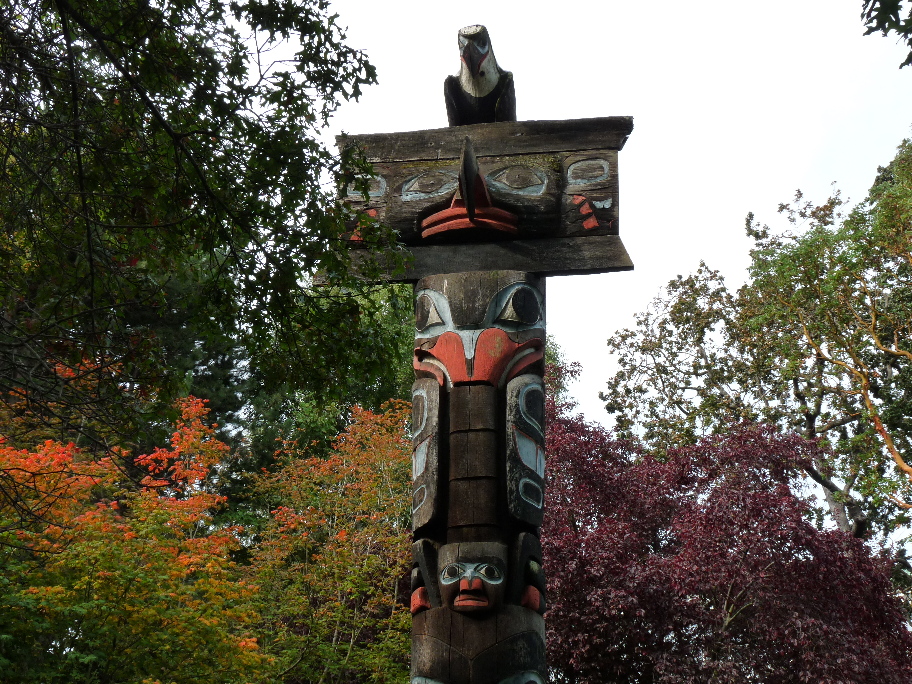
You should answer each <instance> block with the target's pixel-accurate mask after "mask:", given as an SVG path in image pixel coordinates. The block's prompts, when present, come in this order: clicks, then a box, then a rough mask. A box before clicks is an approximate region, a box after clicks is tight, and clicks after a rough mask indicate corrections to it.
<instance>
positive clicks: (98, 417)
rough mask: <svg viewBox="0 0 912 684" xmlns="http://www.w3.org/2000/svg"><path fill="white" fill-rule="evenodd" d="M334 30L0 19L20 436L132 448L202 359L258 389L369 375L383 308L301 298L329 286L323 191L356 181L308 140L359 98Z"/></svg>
mask: <svg viewBox="0 0 912 684" xmlns="http://www.w3.org/2000/svg"><path fill="white" fill-rule="evenodd" d="M336 19H337V17H336V16H335V15H331V14H330V13H329V11H328V5H327V3H326V2H325V0H307V1H304V2H295V3H284V4H276V3H273V2H267V1H266V0H245V1H242V2H227V1H221V0H213V1H211V2H205V3H200V2H195V1H191V0H153V1H152V2H148V1H140V0H129V1H128V2H120V1H118V2H113V1H111V0H101V1H99V2H93V3H81V4H77V3H72V2H70V1H69V0H46V1H43V2H31V1H28V2H26V1H25V0H13V1H12V2H7V3H4V5H3V7H2V8H0V56H2V58H0V187H2V192H0V219H2V222H3V231H2V233H0V306H2V312H3V314H2V317H0V398H2V399H3V401H4V402H5V404H6V406H7V408H8V410H10V411H12V412H14V413H18V414H21V415H28V416H29V417H30V420H31V422H30V423H29V425H28V427H34V425H35V424H39V423H44V424H46V425H50V426H51V427H52V428H53V429H55V430H57V432H58V433H59V434H62V435H67V436H68V438H73V439H76V440H77V442H78V444H79V445H80V446H82V447H83V448H88V447H92V448H95V449H97V450H99V451H101V452H105V451H108V450H109V449H110V447H111V446H112V445H114V444H118V443H123V442H124V441H125V440H126V441H130V440H133V441H134V442H135V441H137V440H139V439H141V438H142V434H143V432H144V431H146V432H147V431H148V428H149V427H152V428H159V427H161V426H163V425H165V424H166V422H167V421H162V420H160V416H161V415H162V413H163V411H166V410H167V408H168V407H169V406H170V404H171V402H172V401H173V400H174V398H175V397H177V396H181V395H182V392H183V391H185V390H187V389H188V387H187V386H186V385H187V381H188V380H187V378H188V376H190V377H194V376H195V377H199V376H201V375H205V374H206V369H207V368H208V369H209V370H210V371H211V370H213V369H214V368H215V367H216V366H218V363H216V364H214V365H213V364H212V363H209V360H217V361H218V360H219V359H221V363H222V365H221V368H222V372H223V374H224V372H225V371H226V370H227V369H230V367H231V366H232V365H233V366H235V372H236V373H239V374H240V375H241V376H248V377H250V376H252V377H255V378H256V381H257V383H259V384H260V385H262V384H264V383H265V384H266V385H267V386H273V387H274V386H277V385H280V384H281V382H283V381H290V382H292V383H293V385H294V386H295V387H310V388H313V389H319V388H321V387H334V386H335V385H334V383H333V382H331V381H330V379H331V378H332V377H334V371H335V370H336V369H337V368H340V367H345V368H350V369H355V370H356V371H358V372H359V373H360V374H361V375H362V376H365V375H366V376H376V375H377V374H378V373H380V374H382V367H381V364H380V361H379V359H381V358H383V355H382V354H381V353H376V351H375V353H371V352H370V351H367V350H370V349H374V350H376V349H377V348H378V347H379V348H384V347H385V346H386V345H388V344H389V342H388V340H387V339H386V338H384V337H383V335H382V333H383V331H384V326H377V325H375V323H376V316H377V312H378V310H380V309H382V308H383V307H385V306H387V302H386V301H385V300H383V298H379V299H378V298H376V297H373V298H371V297H362V298H357V297H353V296H352V295H353V294H354V292H355V290H354V289H353V288H356V286H355V285H354V284H351V283H349V284H348V285H347V286H346V287H339V286H329V287H324V288H316V287H313V286H312V274H313V273H314V271H315V269H318V268H319V269H322V270H323V272H324V273H326V274H327V275H328V276H329V277H330V279H331V280H333V279H337V278H342V277H343V275H344V274H345V272H346V265H347V254H346V249H345V247H344V241H342V240H341V239H340V237H341V234H342V233H343V231H344V230H345V228H344V223H345V221H346V220H348V219H349V218H350V216H349V214H350V211H349V209H348V208H347V206H346V204H345V202H343V201H341V200H339V199H337V196H338V195H337V188H338V187H339V186H340V185H342V184H344V183H346V182H349V181H352V179H353V178H354V177H355V175H356V174H358V173H361V172H363V171H364V170H365V167H364V165H363V164H361V163H359V162H358V160H355V159H353V158H349V157H348V156H346V157H344V158H336V157H334V156H333V155H332V154H331V153H330V151H329V150H327V149H326V148H325V147H324V146H323V145H322V144H321V143H320V142H319V141H318V138H317V133H318V130H319V128H320V127H321V126H323V125H324V124H325V123H326V121H327V119H328V117H329V116H330V114H331V113H332V112H333V110H334V109H335V107H336V105H337V102H338V101H339V100H340V99H348V98H357V97H358V95H359V94H360V92H361V88H362V87H363V86H365V85H367V84H370V83H373V82H374V81H375V72H374V69H373V67H372V66H371V65H370V64H369V63H368V62H367V61H366V59H365V58H364V56H363V55H362V54H361V53H359V52H358V51H355V50H352V49H351V48H349V47H348V46H346V45H345V43H344V39H345V36H344V33H343V32H342V31H341V30H340V28H339V26H338V24H337V23H336ZM361 234H362V237H364V238H365V240H366V243H367V244H376V243H377V241H378V240H380V239H381V238H382V237H383V235H382V234H381V231H380V230H379V229H378V228H376V227H374V225H373V224H369V223H367V224H365V225H364V226H363V227H362V230H361ZM188 352H192V354H191V353H188ZM194 355H195V356H196V357H197V360H198V363H197V364H194V366H193V367H190V368H188V367H186V365H185V364H182V362H181V359H187V358H191V357H192V356H194ZM226 355H227V356H226ZM232 358H233V360H232ZM226 359H228V360H227V361H226ZM226 363H227V367H226V366H225V364H226ZM242 379H243V378H242V377H241V378H235V381H238V380H242ZM191 384H192V383H191ZM225 400H226V408H225V411H226V415H230V413H231V412H232V411H236V410H237V408H238V407H237V401H234V402H233V404H232V401H231V400H230V398H229V397H225ZM24 425H25V424H23V426H24ZM11 437H12V435H11ZM16 438H17V439H21V442H22V444H23V445H25V444H27V443H28V442H29V438H30V433H28V432H27V431H26V432H24V433H23V434H22V435H16ZM148 441H149V442H150V443H155V442H156V438H155V437H152V438H150V439H149V440H148Z"/></svg>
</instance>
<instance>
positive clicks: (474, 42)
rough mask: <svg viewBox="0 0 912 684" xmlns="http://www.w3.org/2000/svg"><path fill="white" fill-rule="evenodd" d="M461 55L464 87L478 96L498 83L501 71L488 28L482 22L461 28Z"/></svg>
mask: <svg viewBox="0 0 912 684" xmlns="http://www.w3.org/2000/svg"><path fill="white" fill-rule="evenodd" d="M459 57H460V59H461V61H462V65H461V67H460V70H459V80H460V82H461V83H462V86H463V88H464V89H465V90H466V91H467V92H469V93H470V94H472V95H475V96H476V97H481V96H484V95H487V94H488V93H489V92H491V91H492V90H493V89H494V86H495V85H497V79H498V78H499V77H500V73H499V71H498V68H497V60H496V59H495V58H494V51H493V50H492V49H491V39H490V37H489V36H488V29H486V28H485V27H484V26H482V25H481V24H473V25H472V26H466V27H465V28H462V29H460V30H459Z"/></svg>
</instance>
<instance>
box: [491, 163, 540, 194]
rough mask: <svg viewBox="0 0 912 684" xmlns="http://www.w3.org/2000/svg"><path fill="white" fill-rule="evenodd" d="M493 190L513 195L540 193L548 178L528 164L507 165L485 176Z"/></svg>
mask: <svg viewBox="0 0 912 684" xmlns="http://www.w3.org/2000/svg"><path fill="white" fill-rule="evenodd" d="M487 181H488V184H489V185H490V186H491V187H493V189H494V190H499V191H501V192H509V193H512V194H514V195H541V194H542V193H544V191H545V186H546V185H547V184H548V178H547V176H545V174H544V173H543V172H541V171H539V170H537V169H530V168H529V167H528V166H508V167H507V168H505V169H501V170H500V171H495V172H494V173H492V174H490V175H489V176H488V177H487Z"/></svg>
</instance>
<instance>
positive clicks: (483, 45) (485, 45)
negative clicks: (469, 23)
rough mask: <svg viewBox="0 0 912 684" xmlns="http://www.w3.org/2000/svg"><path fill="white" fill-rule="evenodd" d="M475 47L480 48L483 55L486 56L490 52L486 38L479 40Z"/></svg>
mask: <svg viewBox="0 0 912 684" xmlns="http://www.w3.org/2000/svg"><path fill="white" fill-rule="evenodd" d="M475 45H476V46H477V47H478V51H479V52H480V53H481V54H484V53H486V52H487V51H488V41H487V39H485V38H479V39H478V40H477V41H475Z"/></svg>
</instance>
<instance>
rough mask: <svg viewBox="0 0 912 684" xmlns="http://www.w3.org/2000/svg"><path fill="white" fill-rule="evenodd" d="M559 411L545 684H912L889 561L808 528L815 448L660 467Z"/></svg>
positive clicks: (548, 525) (687, 452) (797, 445)
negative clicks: (804, 478)
mask: <svg viewBox="0 0 912 684" xmlns="http://www.w3.org/2000/svg"><path fill="white" fill-rule="evenodd" d="M571 411H572V405H571V404H567V403H562V402H560V401H557V402H555V401H553V400H552V401H550V402H549V406H548V413H549V415H548V419H549V429H548V437H547V439H548V453H549V471H550V480H549V483H548V487H549V488H548V502H547V506H548V515H547V516H546V517H545V523H544V526H543V528H542V542H543V545H544V553H545V560H546V566H545V567H546V568H547V569H548V573H549V577H548V604H549V612H548V623H547V624H548V651H549V653H548V658H549V662H550V664H551V666H552V668H553V676H552V679H553V681H566V682H576V683H579V684H587V683H596V682H598V683H599V684H606V683H610V682H624V683H634V682H635V683H646V682H650V683H659V682H662V683H668V684H670V683H671V682H674V683H675V684H678V683H685V682H693V683H697V682H700V683H704V682H739V683H740V682H763V683H766V682H769V683H773V682H776V683H783V682H829V683H836V682H847V683H848V682H852V683H854V684H862V683H866V682H871V683H872V684H873V683H875V682H876V683H877V684H885V683H888V682H896V683H897V684H899V683H900V682H908V681H912V635H910V631H909V628H908V622H907V615H906V614H905V612H904V609H903V604H902V602H901V600H900V599H899V598H898V597H897V596H896V593H895V592H894V590H893V587H892V586H891V583H890V571H891V566H890V562H889V561H888V560H887V559H886V556H885V555H881V554H879V553H878V552H876V550H872V549H871V548H870V547H869V546H868V545H866V544H865V542H863V541H861V540H858V539H854V538H852V537H851V535H848V534H846V533H843V532H839V531H836V530H824V529H820V528H818V527H817V526H815V525H814V524H813V523H812V522H811V520H810V519H809V516H808V512H809V506H808V503H807V502H806V501H805V499H804V498H802V496H801V493H800V488H801V485H800V481H799V480H798V474H799V473H800V467H801V465H802V463H803V462H804V460H805V459H809V458H812V457H813V455H814V451H815V450H816V449H818V448H819V447H818V446H817V445H816V444H815V443H813V442H809V441H807V440H804V439H801V438H799V437H793V436H782V435H780V434H778V433H776V432H775V431H773V430H772V429H769V428H764V427H757V426H740V427H737V428H734V429H733V430H732V431H731V432H730V433H729V434H727V435H725V436H719V437H715V438H711V439H707V440H704V441H702V442H700V443H699V444H697V445H695V446H691V447H686V448H682V449H678V450H673V451H671V452H670V453H669V454H668V457H667V458H664V459H662V460H660V459H658V458H656V457H654V456H653V455H650V454H649V453H645V452H644V451H642V450H641V449H639V448H638V447H637V446H636V445H634V444H632V443H630V442H624V441H617V440H615V439H614V438H613V437H612V435H611V434H610V433H609V432H607V431H606V430H605V429H604V428H602V427H601V426H597V425H594V424H591V423H587V422H585V421H584V420H583V419H582V418H581V417H579V416H576V417H574V416H571V415H570V413H571ZM796 491H797V492H798V493H796Z"/></svg>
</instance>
